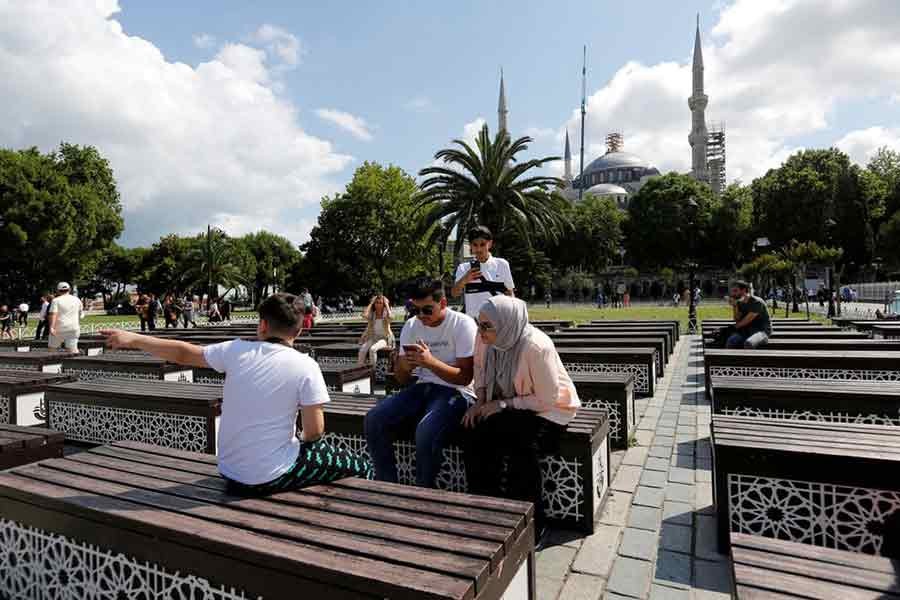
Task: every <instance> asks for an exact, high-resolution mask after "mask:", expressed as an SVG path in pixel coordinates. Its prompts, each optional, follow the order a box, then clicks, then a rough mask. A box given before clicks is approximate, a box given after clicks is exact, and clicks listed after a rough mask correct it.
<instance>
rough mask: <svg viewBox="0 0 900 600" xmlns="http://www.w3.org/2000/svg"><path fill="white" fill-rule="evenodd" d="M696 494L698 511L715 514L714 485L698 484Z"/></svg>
mask: <svg viewBox="0 0 900 600" xmlns="http://www.w3.org/2000/svg"><path fill="white" fill-rule="evenodd" d="M696 493H697V498H696V502H695V504H694V506H696V508H697V510H698V511H699V512H701V513H705V514H710V515H712V514H715V506H713V488H712V483H698V484H697V492H696Z"/></svg>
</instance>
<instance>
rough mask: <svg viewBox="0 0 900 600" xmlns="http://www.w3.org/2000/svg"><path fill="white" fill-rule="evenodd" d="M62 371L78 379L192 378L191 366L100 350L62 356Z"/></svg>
mask: <svg viewBox="0 0 900 600" xmlns="http://www.w3.org/2000/svg"><path fill="white" fill-rule="evenodd" d="M29 354H30V353H29ZM62 372H63V373H66V374H68V375H75V376H76V377H78V379H80V380H82V381H87V380H90V379H99V378H102V379H105V378H109V377H115V378H118V379H130V380H136V381H139V380H144V381H181V382H191V381H193V380H194V371H193V368H192V367H185V366H182V365H176V364H173V363H169V362H166V361H164V360H162V359H160V358H155V357H153V356H149V355H147V354H143V353H134V352H104V353H103V354H98V355H97V356H75V357H69V358H65V359H64V360H63V362H62Z"/></svg>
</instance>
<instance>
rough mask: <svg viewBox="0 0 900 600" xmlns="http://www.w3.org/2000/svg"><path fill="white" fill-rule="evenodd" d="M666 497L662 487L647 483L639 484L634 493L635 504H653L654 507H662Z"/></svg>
mask: <svg viewBox="0 0 900 600" xmlns="http://www.w3.org/2000/svg"><path fill="white" fill-rule="evenodd" d="M665 498H666V492H665V490H664V489H662V488H654V487H649V486H646V485H639V486H638V488H637V491H636V492H635V494H634V500H633V502H634V504H635V505H638V506H652V507H653V508H662V505H663V501H664V500H665Z"/></svg>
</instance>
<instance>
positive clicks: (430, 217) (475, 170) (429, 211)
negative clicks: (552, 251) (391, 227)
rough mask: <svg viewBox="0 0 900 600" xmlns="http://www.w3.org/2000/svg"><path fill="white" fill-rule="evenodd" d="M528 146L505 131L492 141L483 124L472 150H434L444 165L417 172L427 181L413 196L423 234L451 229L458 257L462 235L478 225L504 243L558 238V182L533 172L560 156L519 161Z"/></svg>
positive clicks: (460, 144)
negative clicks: (421, 215) (420, 212)
mask: <svg viewBox="0 0 900 600" xmlns="http://www.w3.org/2000/svg"><path fill="white" fill-rule="evenodd" d="M532 141H533V140H532V139H531V138H530V137H521V138H518V139H516V140H512V139H511V138H510V137H509V135H508V134H506V133H505V132H499V133H498V134H497V135H496V136H495V137H494V138H493V139H491V137H490V134H489V132H488V127H487V125H485V126H484V127H482V129H481V131H480V132H479V134H478V137H477V138H476V140H475V146H474V147H473V146H472V145H471V144H469V143H468V142H466V141H464V140H453V144H454V145H456V146H457V147H456V148H445V149H443V150H440V151H438V152H437V153H436V154H435V155H434V158H435V160H436V161H442V162H443V164H441V165H437V166H431V167H426V168H424V169H422V170H421V171H420V172H419V175H420V176H421V177H424V178H425V179H424V181H422V184H421V193H420V194H419V195H418V196H417V200H418V202H419V207H420V208H421V209H422V210H423V211H424V220H423V223H422V227H423V230H424V231H426V232H428V233H433V232H434V230H435V229H436V228H438V227H440V228H442V229H441V231H443V232H444V233H445V235H449V232H450V231H452V230H454V229H455V230H456V231H457V236H456V246H455V249H454V254H457V255H458V254H459V253H460V249H461V248H462V244H463V242H464V241H465V239H464V238H465V232H466V231H467V230H468V229H470V228H471V227H472V226H474V225H476V224H480V225H486V226H487V227H489V228H490V229H491V230H492V231H494V232H495V234H496V235H503V236H504V237H505V238H506V239H510V237H512V234H515V235H518V236H522V237H527V238H529V239H530V240H531V241H535V239H555V238H557V237H558V236H559V235H560V234H561V233H562V232H563V231H565V230H566V226H567V223H566V222H565V219H564V218H563V217H562V208H563V206H565V204H566V203H567V202H566V200H565V199H564V198H562V197H561V196H560V195H559V194H557V193H556V191H557V189H558V188H559V187H560V186H561V185H562V180H560V179H559V178H557V177H550V176H546V175H536V174H533V171H534V170H535V169H539V168H541V167H543V166H544V165H546V164H548V163H550V162H552V161H555V160H559V157H557V156H551V157H546V158H540V159H529V160H523V161H521V162H520V161H519V159H518V158H517V155H518V154H520V153H522V152H524V151H526V150H527V149H528V144H530V143H531V142H532ZM444 241H446V238H444Z"/></svg>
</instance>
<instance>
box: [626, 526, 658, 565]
mask: <svg viewBox="0 0 900 600" xmlns="http://www.w3.org/2000/svg"><path fill="white" fill-rule="evenodd" d="M657 539H658V538H657V535H656V532H655V531H647V530H646V529H637V528H634V527H628V528H626V529H625V533H624V534H623V535H622V543H621V544H619V556H628V557H630V558H640V559H641V560H653V558H654V557H655V556H656V547H657Z"/></svg>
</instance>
